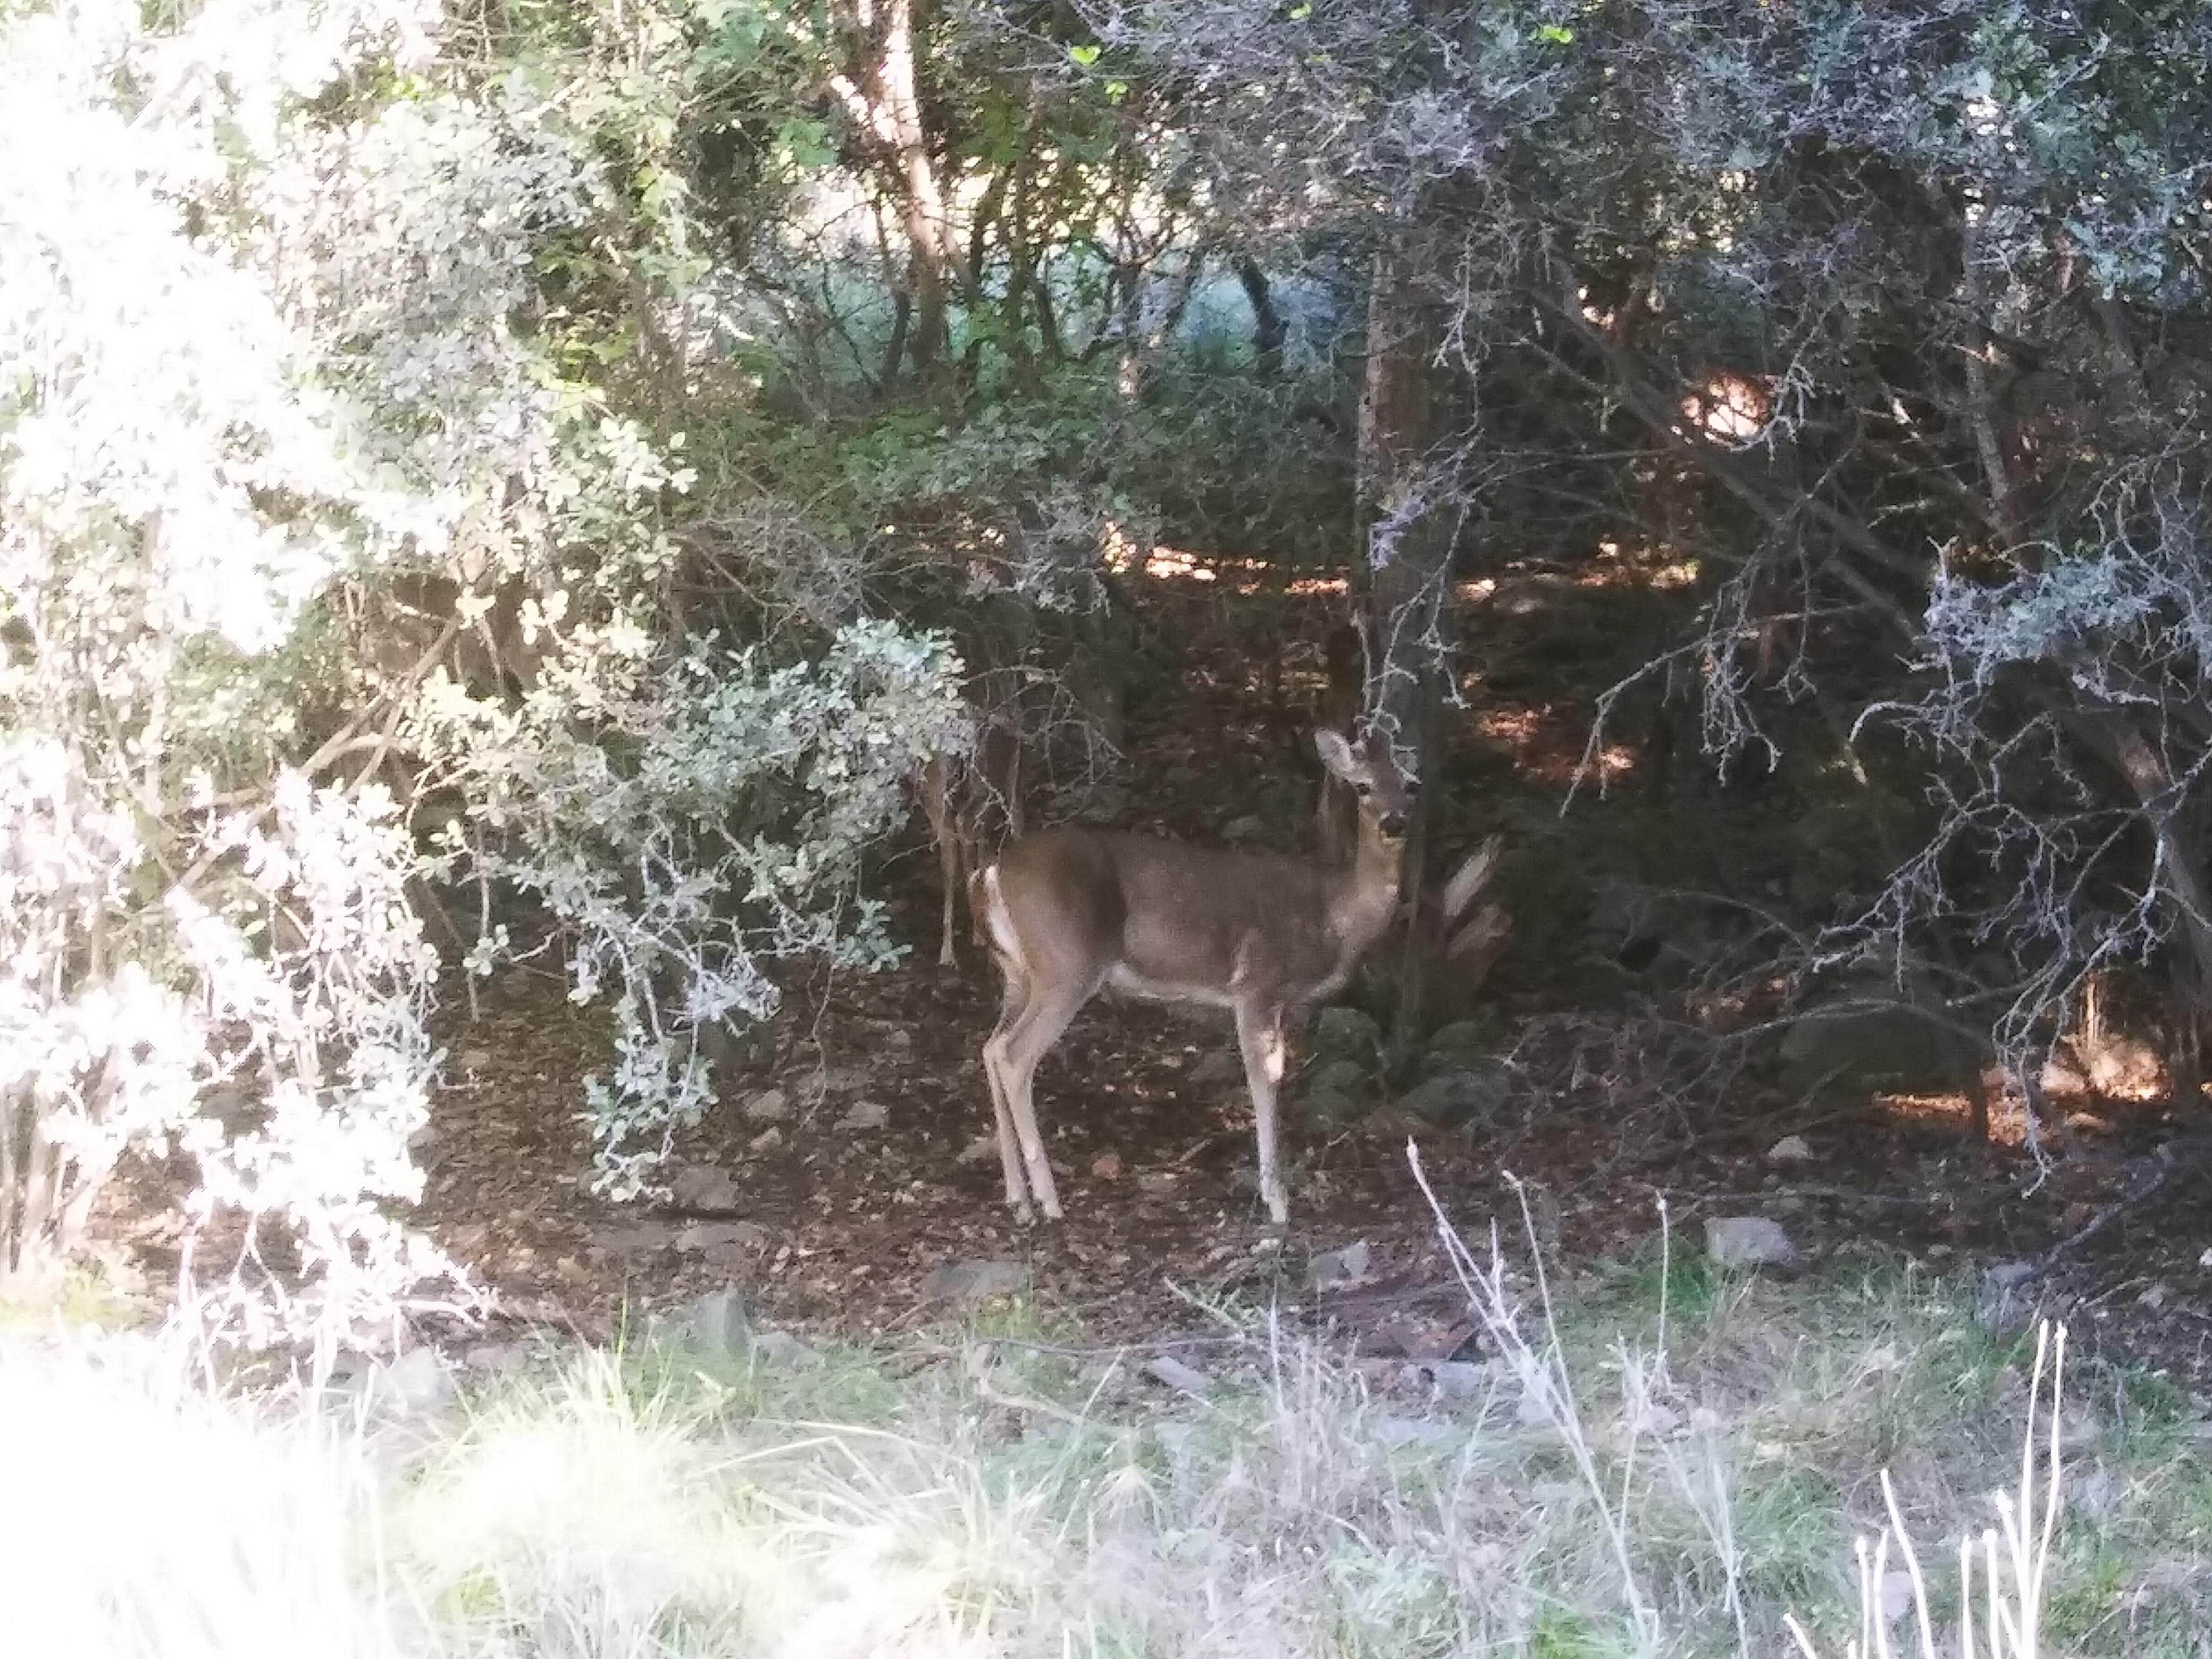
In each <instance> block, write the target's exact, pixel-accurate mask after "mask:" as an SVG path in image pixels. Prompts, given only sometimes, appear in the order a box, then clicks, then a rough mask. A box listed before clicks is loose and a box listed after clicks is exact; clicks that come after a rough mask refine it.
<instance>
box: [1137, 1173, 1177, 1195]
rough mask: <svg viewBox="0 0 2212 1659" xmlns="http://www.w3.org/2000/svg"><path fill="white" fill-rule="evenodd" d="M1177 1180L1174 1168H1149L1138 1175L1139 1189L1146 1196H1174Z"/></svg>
mask: <svg viewBox="0 0 2212 1659" xmlns="http://www.w3.org/2000/svg"><path fill="white" fill-rule="evenodd" d="M1175 1189H1176V1172H1175V1171H1174V1170H1146V1171H1145V1172H1144V1173H1143V1174H1142V1175H1140V1176H1138V1177H1137V1190H1138V1191H1139V1192H1140V1193H1142V1194H1144V1195H1145V1196H1146V1198H1172V1197H1174V1196H1175Z"/></svg>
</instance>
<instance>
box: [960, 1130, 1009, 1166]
mask: <svg viewBox="0 0 2212 1659" xmlns="http://www.w3.org/2000/svg"><path fill="white" fill-rule="evenodd" d="M998 1156H999V1137H998V1136H996V1135H994V1134H989V1135H977V1136H976V1137H975V1139H973V1140H971V1141H969V1143H968V1144H967V1145H966V1146H963V1147H962V1148H961V1149H960V1151H959V1152H957V1154H956V1155H955V1156H954V1158H953V1159H952V1161H953V1162H954V1163H955V1164H988V1163H991V1162H992V1161H993V1160H994V1159H995V1158H997V1157H998Z"/></svg>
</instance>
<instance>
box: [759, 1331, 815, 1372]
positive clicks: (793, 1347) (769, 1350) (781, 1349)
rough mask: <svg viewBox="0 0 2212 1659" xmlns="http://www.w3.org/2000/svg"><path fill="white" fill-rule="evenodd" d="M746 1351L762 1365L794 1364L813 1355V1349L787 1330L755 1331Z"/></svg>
mask: <svg viewBox="0 0 2212 1659" xmlns="http://www.w3.org/2000/svg"><path fill="white" fill-rule="evenodd" d="M747 1352H749V1353H750V1354H751V1356H752V1357H753V1358H755V1359H757V1360H759V1361H760V1362H761V1364H764V1365H790V1364H797V1363H798V1362H799V1361H800V1360H805V1359H811V1358H813V1357H814V1350H813V1349H811V1348H810V1347H808V1346H806V1344H805V1343H804V1342H802V1341H800V1340H799V1339H798V1338H797V1337H795V1336H793V1334H791V1333H790V1332H789V1331H755V1332H754V1333H753V1340H752V1342H751V1345H750V1347H749V1348H748V1349H747Z"/></svg>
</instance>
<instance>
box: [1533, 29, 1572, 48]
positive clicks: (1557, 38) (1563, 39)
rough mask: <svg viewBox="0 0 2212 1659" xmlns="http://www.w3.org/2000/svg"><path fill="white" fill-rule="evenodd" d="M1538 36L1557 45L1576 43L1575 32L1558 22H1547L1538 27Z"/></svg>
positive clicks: (1539, 38)
mask: <svg viewBox="0 0 2212 1659" xmlns="http://www.w3.org/2000/svg"><path fill="white" fill-rule="evenodd" d="M1536 38H1537V39H1538V40H1543V41H1547V42H1548V43H1550V44H1551V45H1553V46H1572V45H1573V44H1574V40H1575V32H1574V31H1573V30H1572V29H1571V28H1566V27H1563V26H1561V25H1560V24H1558V23H1546V24H1544V25H1542V26H1541V27H1539V28H1538V29H1537V31H1536Z"/></svg>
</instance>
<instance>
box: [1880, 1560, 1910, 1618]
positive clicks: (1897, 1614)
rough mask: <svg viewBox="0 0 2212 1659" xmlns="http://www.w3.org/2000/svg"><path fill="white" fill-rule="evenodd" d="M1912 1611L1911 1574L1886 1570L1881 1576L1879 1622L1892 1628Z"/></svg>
mask: <svg viewBox="0 0 2212 1659" xmlns="http://www.w3.org/2000/svg"><path fill="white" fill-rule="evenodd" d="M1911 1611H1912V1575H1911V1573H1909V1572H1886V1573H1884V1574H1882V1576H1881V1622H1882V1623H1883V1624H1885V1625H1887V1626H1889V1627H1890V1628H1891V1629H1892V1630H1894V1629H1896V1628H1897V1626H1899V1624H1901V1623H1903V1622H1904V1620H1905V1614H1906V1613H1911Z"/></svg>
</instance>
